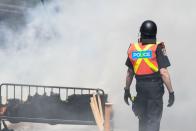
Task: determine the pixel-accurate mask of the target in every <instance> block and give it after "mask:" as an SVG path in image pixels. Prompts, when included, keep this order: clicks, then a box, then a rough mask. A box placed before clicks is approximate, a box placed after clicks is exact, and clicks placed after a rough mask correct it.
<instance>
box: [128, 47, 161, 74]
mask: <svg viewBox="0 0 196 131" xmlns="http://www.w3.org/2000/svg"><path fill="white" fill-rule="evenodd" d="M142 46H144V48H143V49H141V47H140V45H139V44H138V43H135V44H133V45H131V47H130V49H129V51H128V55H129V59H130V60H131V62H132V64H133V68H134V72H135V74H136V75H145V74H152V73H153V72H158V71H159V69H158V64H157V60H156V56H154V55H155V51H156V47H157V45H156V44H148V45H142ZM151 48H153V49H154V48H155V49H154V50H152V49H151ZM152 56H154V57H153V58H152ZM143 62H145V63H143ZM147 68H150V69H147ZM149 70H150V71H149Z"/></svg>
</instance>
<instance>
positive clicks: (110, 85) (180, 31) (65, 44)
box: [0, 0, 196, 131]
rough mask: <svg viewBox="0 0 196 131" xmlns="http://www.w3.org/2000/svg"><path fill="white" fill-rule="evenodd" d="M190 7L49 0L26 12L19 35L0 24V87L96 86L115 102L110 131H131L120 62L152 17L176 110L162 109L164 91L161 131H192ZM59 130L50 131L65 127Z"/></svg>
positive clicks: (133, 123) (151, 0) (195, 30)
mask: <svg viewBox="0 0 196 131" xmlns="http://www.w3.org/2000/svg"><path fill="white" fill-rule="evenodd" d="M195 3H196V2H195V1H194V0H188V1H185V0H182V1H177V0H173V1H169V0H164V1H161V0H158V1H155V0H148V1H144V0H138V1H133V0H108V1H104V0H99V1H97V0H83V1H78V0H71V1H64V0H55V1H52V2H49V3H46V4H45V6H42V5H38V6H36V7H34V8H31V9H29V10H28V11H27V12H26V13H25V17H24V19H25V20H24V21H25V24H24V25H22V26H21V27H20V29H17V30H13V29H12V28H10V27H9V26H8V25H7V24H5V23H4V22H1V24H0V34H1V36H0V39H1V43H0V60H1V61H0V65H1V68H0V72H1V73H0V82H1V83H4V82H12V83H26V84H42V85H58V86H80V87H89V88H102V89H104V90H105V91H106V92H107V93H109V96H110V101H111V102H112V103H114V111H115V116H114V125H115V128H114V129H115V130H117V131H118V130H119V131H129V130H137V129H138V125H137V118H136V117H135V116H134V115H133V113H132V111H131V107H128V106H126V105H125V104H124V101H123V93H124V92H123V87H124V85H125V75H126V70H127V67H126V66H125V65H124V64H125V60H126V57H127V54H126V52H127V49H128V47H129V43H130V42H134V41H137V38H138V30H139V27H140V24H141V23H142V22H143V21H144V20H146V19H151V20H154V21H155V22H156V23H157V25H158V39H159V40H160V41H164V42H165V45H166V49H167V54H168V56H169V58H170V61H171V64H172V66H171V67H170V68H169V71H170V74H171V77H172V83H173V87H174V90H175V94H176V103H175V105H174V106H173V107H172V108H167V107H166V104H167V100H168V93H167V91H166V92H165V96H164V102H165V103H164V112H163V118H162V123H161V130H162V131H185V130H189V131H195V130H196V126H195V121H196V113H195V110H196V105H195V99H194V93H195V91H196V89H195V87H194V79H195V77H196V72H195V70H194V66H195V60H194V56H195V49H194V48H195V47H196V46H195V44H194V39H193V38H194V36H195V34H196V27H195V23H196V14H195V11H196V9H195V6H194V5H195ZM134 83H135V82H134ZM134 83H133V84H132V86H131V87H132V90H131V91H132V94H133V95H135V89H134ZM45 127H46V129H47V128H48V126H45ZM57 127H58V128H57ZM57 127H55V126H54V127H49V128H50V129H51V130H52V128H54V129H55V130H62V129H63V127H65V126H57ZM30 128H31V127H30ZM41 129H43V128H40V129H35V130H41ZM71 129H72V128H71ZM87 129H88V128H87V127H85V130H87ZM29 130H30V129H29ZM89 130H92V129H89Z"/></svg>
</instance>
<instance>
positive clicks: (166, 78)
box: [160, 68, 174, 93]
mask: <svg viewBox="0 0 196 131" xmlns="http://www.w3.org/2000/svg"><path fill="white" fill-rule="evenodd" d="M160 74H161V77H162V80H163V82H164V84H165V85H166V87H167V90H168V92H170V93H171V92H174V91H173V88H172V84H171V79H170V74H169V71H168V70H167V68H161V69H160Z"/></svg>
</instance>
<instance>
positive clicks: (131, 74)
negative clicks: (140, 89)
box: [125, 68, 134, 89]
mask: <svg viewBox="0 0 196 131" xmlns="http://www.w3.org/2000/svg"><path fill="white" fill-rule="evenodd" d="M133 77H134V72H133V70H132V69H130V68H128V70H127V76H126V86H125V88H126V89H130V86H131V83H132V81H133Z"/></svg>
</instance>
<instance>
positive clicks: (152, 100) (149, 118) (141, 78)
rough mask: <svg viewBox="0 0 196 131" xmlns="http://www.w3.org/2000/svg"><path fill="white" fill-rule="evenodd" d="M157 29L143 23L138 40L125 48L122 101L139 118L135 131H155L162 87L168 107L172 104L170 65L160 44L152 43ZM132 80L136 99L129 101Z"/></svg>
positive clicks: (159, 114)
mask: <svg viewBox="0 0 196 131" xmlns="http://www.w3.org/2000/svg"><path fill="white" fill-rule="evenodd" d="M156 34H157V26H156V24H155V23H154V22H153V21H151V20H146V21H144V22H143V23H142V25H141V27H140V38H139V40H138V42H137V43H131V44H130V47H129V49H128V58H127V61H126V66H127V67H128V71H127V76H126V86H125V88H124V91H125V93H124V100H125V102H126V103H127V104H128V105H129V99H130V100H131V101H132V102H133V105H132V108H133V111H134V113H135V115H136V116H138V118H139V131H159V128H160V121H161V117H162V110H163V94H164V85H163V84H165V86H166V87H167V90H168V92H169V100H168V107H171V106H172V105H173V103H174V91H173V89H172V84H171V80H170V75H169V72H168V70H167V67H169V66H170V62H169V59H168V57H167V54H166V50H165V45H164V43H163V42H157V40H156ZM134 76H135V78H136V92H137V96H136V97H135V99H134V100H133V99H132V97H131V93H130V85H131V83H132V80H133V77H134Z"/></svg>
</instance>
